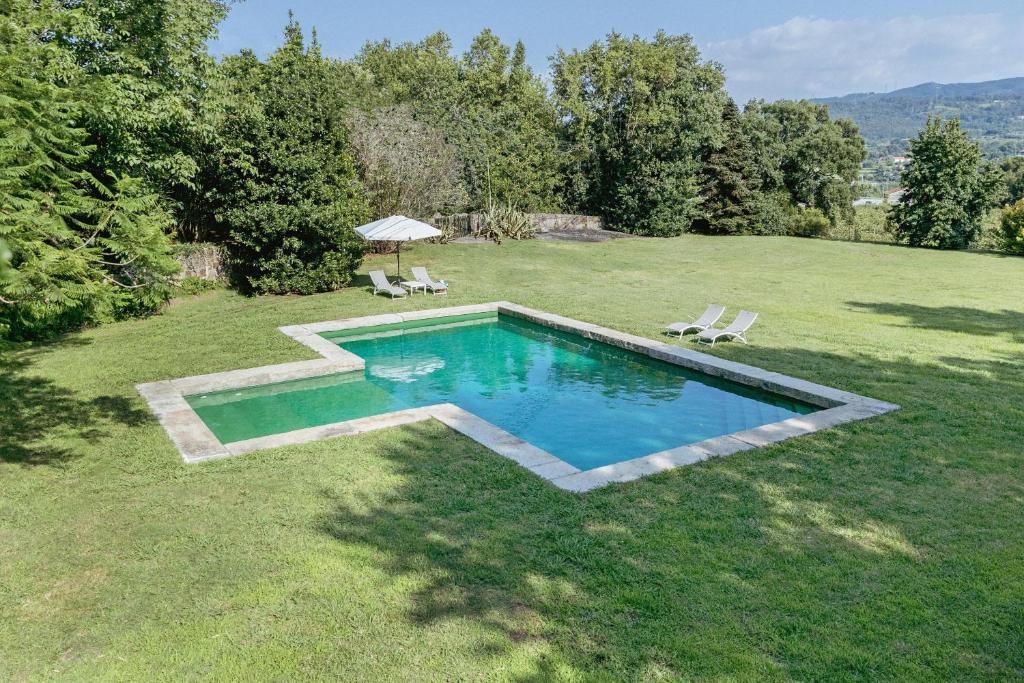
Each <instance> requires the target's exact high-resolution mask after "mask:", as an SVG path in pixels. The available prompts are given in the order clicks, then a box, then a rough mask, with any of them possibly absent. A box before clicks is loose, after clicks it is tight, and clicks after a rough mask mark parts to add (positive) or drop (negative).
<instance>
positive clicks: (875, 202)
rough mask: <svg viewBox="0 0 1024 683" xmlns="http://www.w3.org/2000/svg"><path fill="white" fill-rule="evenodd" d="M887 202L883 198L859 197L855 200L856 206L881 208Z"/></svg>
mask: <svg viewBox="0 0 1024 683" xmlns="http://www.w3.org/2000/svg"><path fill="white" fill-rule="evenodd" d="M882 204H885V200H884V199H882V198H881V197H857V199H854V200H853V205H854V206H881V205H882Z"/></svg>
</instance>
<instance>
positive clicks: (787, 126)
mask: <svg viewBox="0 0 1024 683" xmlns="http://www.w3.org/2000/svg"><path fill="white" fill-rule="evenodd" d="M757 117H760V118H763V119H764V121H763V122H760V123H758V122H754V121H751V120H750V119H753V118H757ZM745 118H747V119H748V125H749V126H751V127H753V128H755V129H756V130H758V131H759V132H760V133H761V134H762V136H764V137H762V141H763V142H764V144H763V145H761V146H760V149H761V150H763V152H765V153H769V152H774V153H775V154H778V155H779V157H778V158H777V165H776V162H774V161H771V160H770V156H769V157H768V159H764V160H762V173H763V175H764V176H765V181H766V189H769V190H771V189H776V188H773V187H772V186H771V185H770V184H769V183H770V182H771V181H775V182H778V180H781V182H782V185H783V187H784V188H785V190H786V191H787V192H788V193H789V195H790V197H791V198H792V201H793V203H794V204H798V205H804V206H808V207H814V208H818V209H821V210H822V211H823V212H824V213H825V215H826V216H828V218H829V220H830V221H831V222H832V224H833V225H835V224H837V223H838V222H840V221H844V222H849V221H851V220H852V219H853V193H852V189H851V187H852V184H853V182H854V180H856V178H857V173H858V171H859V169H860V164H861V162H862V161H863V160H864V158H865V155H866V151H865V148H864V139H863V138H862V137H861V136H860V133H859V132H858V130H857V126H856V124H854V123H853V122H852V121H849V120H846V119H832V118H831V117H830V116H829V111H828V106H827V105H823V104H814V103H812V102H808V101H807V100H799V101H793V100H778V101H776V102H772V103H771V104H765V103H763V102H758V101H755V102H752V103H750V104H749V105H748V106H747V112H746V115H745ZM772 136H774V137H775V140H774V141H773V142H776V143H777V146H776V145H774V144H772V142H769V140H768V138H771V137H772ZM766 162H767V163H766ZM776 169H777V171H778V172H780V173H781V175H778V173H776Z"/></svg>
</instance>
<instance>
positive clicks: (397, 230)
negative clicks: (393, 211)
mask: <svg viewBox="0 0 1024 683" xmlns="http://www.w3.org/2000/svg"><path fill="white" fill-rule="evenodd" d="M356 232H357V233H359V235H360V236H361V237H362V238H363V239H364V240H367V241H373V242H397V243H398V250H397V251H396V252H395V253H396V254H397V255H398V279H399V280H401V279H402V242H409V241H411V240H425V239H427V238H429V237H440V235H441V231H440V230H438V229H437V228H435V227H434V226H433V225H428V224H426V223H424V222H422V221H417V220H413V219H412V218H406V217H405V216H389V217H388V218H381V219H380V220H379V221H374V222H372V223H367V224H366V225H360V226H359V227H358V228H356Z"/></svg>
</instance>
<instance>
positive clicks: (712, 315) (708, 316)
mask: <svg viewBox="0 0 1024 683" xmlns="http://www.w3.org/2000/svg"><path fill="white" fill-rule="evenodd" d="M723 313H725V306H719V305H718V304H711V305H710V306H708V308H707V310H706V311H704V312H703V313H702V314H701V315H700V317H699V318H697V319H696V320H694V321H693V322H689V323H685V322H684V323H672V324H671V325H669V326H668V327H666V328H665V331H666V333H667V334H669V335H670V336H671V335H672V334H678V335H679V336H680V337H682V336H683V335H684V334H686V333H687V332H689V331H691V330H696V331H697V332H703V331H704V330H706V329H708V328H709V327H711V326H712V325H714V324H715V323H717V322H718V319H719V318H721V317H722V314H723Z"/></svg>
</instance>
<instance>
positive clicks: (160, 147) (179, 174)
mask: <svg viewBox="0 0 1024 683" xmlns="http://www.w3.org/2000/svg"><path fill="white" fill-rule="evenodd" d="M43 4H48V3H43ZM53 5H54V6H59V7H61V8H62V10H61V11H60V12H59V13H58V14H57V15H56V16H55V17H54V19H55V20H54V21H53V22H52V23H51V25H50V26H48V27H47V29H48V30H47V32H45V33H44V34H43V35H44V36H45V39H46V40H47V41H49V42H51V43H53V44H54V45H56V46H59V48H60V49H61V50H62V51H63V52H65V53H66V55H67V56H68V58H69V63H71V64H73V65H74V69H75V71H76V72H77V74H78V76H79V77H80V78H82V79H84V80H86V81H88V83H89V99H90V101H89V106H88V107H83V109H82V111H81V114H80V115H81V120H80V125H81V127H82V128H84V129H85V130H86V131H87V132H88V142H89V143H90V144H91V145H92V146H93V148H94V149H93V150H92V151H91V152H90V168H91V169H92V170H93V171H94V172H98V171H102V170H109V171H112V172H114V173H116V174H118V175H129V174H130V175H135V176H140V177H142V178H144V179H145V180H146V181H147V184H148V185H149V188H150V189H151V190H152V191H155V192H158V193H159V194H160V195H161V197H163V199H164V202H165V203H166V205H167V206H168V208H170V209H171V210H173V211H174V212H175V213H178V214H180V213H181V212H182V211H187V210H188V209H189V206H188V204H189V202H190V201H192V200H193V197H192V194H193V193H194V192H196V190H197V187H198V180H199V179H198V178H197V175H198V173H199V165H200V163H201V160H200V157H201V156H202V155H204V154H210V153H215V152H213V151H211V149H215V148H216V146H217V141H216V139H215V131H214V129H213V127H212V126H211V125H210V122H209V121H208V118H207V116H206V112H205V111H204V110H203V107H204V105H205V103H206V99H205V94H206V90H207V87H208V80H209V78H210V76H211V73H212V71H213V69H214V68H215V64H214V60H213V57H211V56H210V55H209V54H208V53H207V50H206V43H207V41H208V40H209V39H210V38H212V37H213V36H214V35H215V32H216V26H217V24H218V22H220V21H221V20H222V19H223V18H224V17H225V16H226V14H227V2H226V1H222V0H90V1H89V2H87V3H86V2H80V1H69V0H64V1H63V2H55V3H53Z"/></svg>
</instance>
